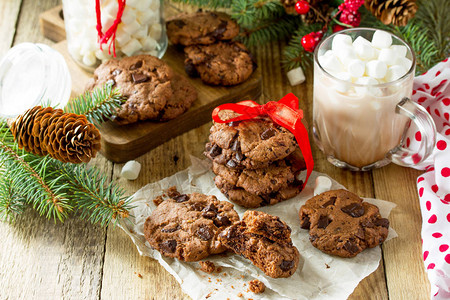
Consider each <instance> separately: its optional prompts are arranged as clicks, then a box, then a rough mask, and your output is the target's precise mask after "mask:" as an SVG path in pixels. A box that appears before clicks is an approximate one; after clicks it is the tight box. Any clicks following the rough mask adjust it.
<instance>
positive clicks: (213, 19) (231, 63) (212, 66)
mask: <svg viewBox="0 0 450 300" xmlns="http://www.w3.org/2000/svg"><path fill="white" fill-rule="evenodd" d="M238 34H239V26H238V25H237V24H236V22H234V21H233V20H231V18H230V17H229V16H228V15H227V14H225V13H220V12H203V11H198V12H196V13H194V14H181V15H178V16H176V17H174V18H171V19H169V20H168V21H167V35H168V37H169V40H170V42H171V43H172V44H174V45H181V46H185V48H184V52H185V54H186V59H185V70H186V73H187V74H188V75H189V76H191V77H198V76H200V78H201V79H202V81H203V82H204V83H206V84H210V85H224V86H229V85H236V84H240V83H242V82H244V81H246V80H247V79H248V78H249V77H250V75H251V74H252V73H253V71H254V69H255V68H256V64H255V63H254V62H253V59H252V57H251V55H250V52H249V51H248V50H247V48H246V47H245V46H244V45H243V44H241V43H238V42H234V41H231V40H232V39H233V38H235V37H236V36H237V35H238Z"/></svg>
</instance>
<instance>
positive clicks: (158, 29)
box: [149, 23, 162, 40]
mask: <svg viewBox="0 0 450 300" xmlns="http://www.w3.org/2000/svg"><path fill="white" fill-rule="evenodd" d="M161 33H162V26H161V24H159V23H155V24H153V25H152V27H150V31H149V36H150V37H152V38H154V39H155V40H159V39H160V38H161Z"/></svg>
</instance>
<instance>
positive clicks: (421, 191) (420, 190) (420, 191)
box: [419, 187, 424, 197]
mask: <svg viewBox="0 0 450 300" xmlns="http://www.w3.org/2000/svg"><path fill="white" fill-rule="evenodd" d="M423 190H424V188H423V187H421V188H420V189H419V196H420V197H422V196H423Z"/></svg>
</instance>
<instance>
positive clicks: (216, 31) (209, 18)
mask: <svg viewBox="0 0 450 300" xmlns="http://www.w3.org/2000/svg"><path fill="white" fill-rule="evenodd" d="M166 25H167V36H168V37H169V40H170V41H171V42H172V44H174V45H177V44H180V45H184V46H190V45H197V44H203V45H206V44H212V43H214V42H216V41H221V40H231V39H232V38H234V37H235V36H237V35H238V34H239V26H238V25H237V23H236V22H235V21H233V20H232V19H231V18H230V16H228V15H227V14H225V13H222V12H208V11H205V12H201V11H200V12H196V13H193V14H181V15H178V16H176V17H173V18H171V19H168V20H167V22H166Z"/></svg>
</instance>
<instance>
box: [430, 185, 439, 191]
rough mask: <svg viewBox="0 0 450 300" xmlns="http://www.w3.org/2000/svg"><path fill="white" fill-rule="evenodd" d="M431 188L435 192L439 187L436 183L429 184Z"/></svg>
mask: <svg viewBox="0 0 450 300" xmlns="http://www.w3.org/2000/svg"><path fill="white" fill-rule="evenodd" d="M431 189H432V190H433V192H435V193H437V191H439V187H438V186H437V184H435V185H433V186H431Z"/></svg>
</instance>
